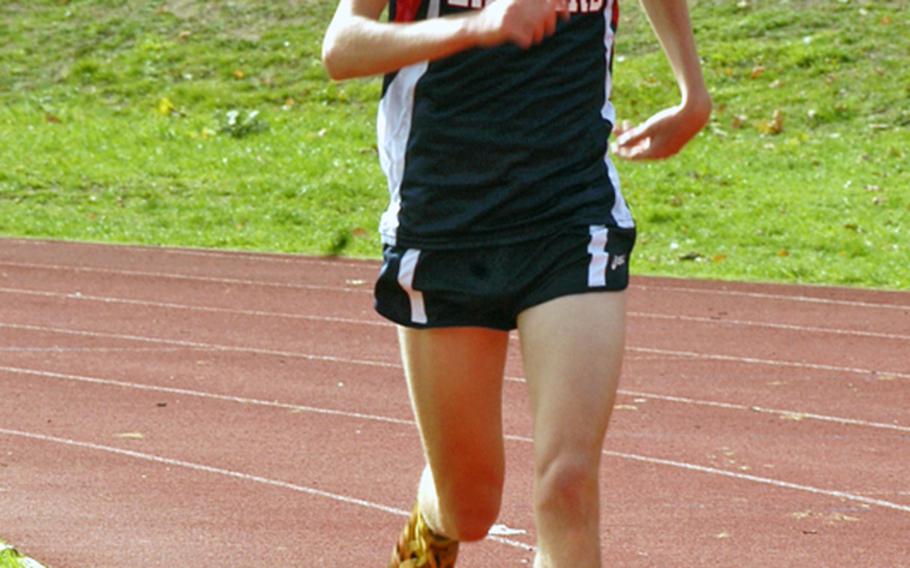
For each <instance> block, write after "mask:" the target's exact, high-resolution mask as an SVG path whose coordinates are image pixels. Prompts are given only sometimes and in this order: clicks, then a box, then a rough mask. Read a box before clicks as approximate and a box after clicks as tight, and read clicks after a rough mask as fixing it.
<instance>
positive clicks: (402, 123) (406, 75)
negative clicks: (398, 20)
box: [376, 0, 440, 246]
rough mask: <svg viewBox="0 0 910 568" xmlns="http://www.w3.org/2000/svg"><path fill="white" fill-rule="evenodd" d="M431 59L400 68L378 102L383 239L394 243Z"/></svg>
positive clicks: (433, 14) (435, 8)
mask: <svg viewBox="0 0 910 568" xmlns="http://www.w3.org/2000/svg"><path fill="white" fill-rule="evenodd" d="M439 2H440V0H430V5H429V8H428V10H427V18H437V17H439ZM428 67H429V63H428V62H427V61H422V62H420V63H415V64H413V65H409V66H408V67H405V68H403V69H401V70H400V71H399V72H398V74H397V75H395V78H394V79H393V80H392V82H391V83H390V84H389V86H388V88H387V89H386V92H385V96H383V97H382V100H381V101H380V102H379V112H378V115H377V117H376V130H377V139H378V142H379V164H380V166H381V167H382V171H383V172H384V173H385V175H386V179H388V182H389V207H388V208H387V209H386V211H385V213H383V214H382V218H381V219H380V222H379V232H380V234H381V235H382V242H384V243H386V244H389V245H392V246H395V236H396V234H397V232H398V212H399V210H400V209H401V181H402V178H403V177H404V160H405V154H406V153H407V149H408V137H409V136H410V134H411V120H412V118H413V115H414V89H415V88H416V87H417V82H418V81H420V78H421V77H423V75H424V74H425V73H426V72H427V68H428Z"/></svg>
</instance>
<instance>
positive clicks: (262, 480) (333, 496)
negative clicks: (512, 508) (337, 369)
mask: <svg viewBox="0 0 910 568" xmlns="http://www.w3.org/2000/svg"><path fill="white" fill-rule="evenodd" d="M0 434H5V435H7V436H16V437H20V438H26V439H30V440H38V441H41V442H49V443H54V444H62V445H64V446H70V447H75V448H82V449H87V450H94V451H98V452H107V453H110V454H115V455H119V456H125V457H129V458H134V459H139V460H144V461H149V462H154V463H160V464H164V465H169V466H172V467H181V468H184V469H189V470H192V471H200V472H203V473H211V474H215V475H221V476H224V477H229V478H232V479H239V480H240V481H248V482H253V483H259V484H262V485H268V486H271V487H278V488H281V489H288V490H291V491H295V492H297V493H303V494H305V495H310V496H313V497H322V498H325V499H330V500H332V501H338V502H340V503H345V504H347V505H356V506H359V507H364V508H366V509H372V510H374V511H381V512H383V513H391V514H393V515H397V516H399V517H407V516H409V515H410V512H409V511H405V510H404V509H399V508H397V507H391V506H389V505H383V504H381V503H376V502H373V501H368V500H366V499H358V498H356V497H350V496H348V495H341V494H339V493H332V492H329V491H323V490H321V489H315V488H313V487H307V486H305V485H298V484H296V483H289V482H287V481H280V480H277V479H269V478H267V477H262V476H259V475H252V474H249V473H243V472H240V471H233V470H230V469H223V468H220V467H214V466H210V465H205V464H200V463H194V462H188V461H184V460H178V459H173V458H166V457H163V456H157V455H154V454H147V453H144V452H136V451H133V450H125V449H123V448H115V447H113V446H103V445H101V444H93V443H91V442H80V441H78V440H72V439H69V438H59V437H57V436H46V435H44V434H37V433H34V432H22V431H20V430H9V429H6V428H0ZM489 540H493V541H496V542H499V543H502V544H506V545H509V546H512V547H515V548H520V549H521V550H525V551H528V552H534V551H535V550H536V548H535V547H533V546H531V545H529V544H526V543H523V542H520V541H517V540H512V539H509V538H503V537H499V536H494V537H489Z"/></svg>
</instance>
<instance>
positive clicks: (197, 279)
mask: <svg viewBox="0 0 910 568" xmlns="http://www.w3.org/2000/svg"><path fill="white" fill-rule="evenodd" d="M0 266H12V267H15V268H28V269H38V270H60V271H66V272H91V273H97V274H114V275H119V276H139V277H142V278H160V279H161V280H186V281H189V282H208V283H215V284H239V285H242V286H257V287H263V288H287V289H290V290H325V291H332V292H367V293H372V292H373V289H372V288H346V287H343V286H327V285H321V284H292V283H288V282H265V281H261V280H247V279H243V278H218V277H215V276H191V275H188V274H168V273H165V272H148V271H144V270H115V269H112V268H91V267H88V266H64V265H59V264H35V263H31V262H9V261H0Z"/></svg>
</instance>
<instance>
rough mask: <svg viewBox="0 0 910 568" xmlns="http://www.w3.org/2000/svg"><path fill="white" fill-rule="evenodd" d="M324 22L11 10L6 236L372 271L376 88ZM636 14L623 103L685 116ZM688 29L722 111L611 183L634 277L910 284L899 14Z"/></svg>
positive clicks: (835, 8) (1, 204) (3, 172)
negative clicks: (353, 66)
mask: <svg viewBox="0 0 910 568" xmlns="http://www.w3.org/2000/svg"><path fill="white" fill-rule="evenodd" d="M331 4H333V3H331V2H318V1H315V0H302V1H301V0H298V1H290V0H288V1H279V2H268V3H266V2H246V3H229V2H218V1H215V2H209V3H206V7H205V9H203V8H202V7H201V6H202V3H194V2H188V1H183V0H166V1H161V0H159V1H155V2H139V1H137V0H129V1H117V2H114V1H112V0H94V1H87V0H81V1H80V0H71V1H67V2H60V1H57V0H54V1H49V0H39V1H28V2H25V1H13V2H4V3H3V4H2V5H0V36H2V37H4V39H5V41H4V42H3V43H2V45H0V61H2V67H3V72H2V73H0V148H2V150H0V234H5V235H11V236H12V235H24V236H35V237H53V238H63V239H79V240H91V241H106V242H129V243H154V244H169V245H184V246H194V247H225V248H241V249H258V250H270V251H288V252H303V253H311V254H327V253H339V254H345V255H353V256H376V255H377V252H378V246H377V238H376V235H375V227H376V223H377V217H378V214H379V212H380V211H381V210H382V208H383V207H384V205H385V200H386V190H385V182H384V180H383V178H382V177H381V173H380V172H379V168H378V165H377V159H376V153H375V142H374V115H375V99H376V97H377V95H378V88H379V87H378V82H377V81H376V80H361V81H353V82H349V83H344V84H333V83H331V82H329V81H327V80H326V77H325V74H324V72H323V70H322V68H321V65H320V62H319V58H318V55H319V47H320V39H321V33H322V29H323V28H324V26H325V24H326V22H327V20H328V18H329V16H330V12H331V9H332V6H331ZM623 6H624V17H623V23H622V27H621V30H620V35H619V39H618V49H619V53H620V59H619V61H618V62H617V65H616V73H617V80H616V88H615V97H614V98H615V101H616V103H617V106H618V107H619V109H620V114H621V117H622V118H624V119H630V120H642V119H644V118H646V117H647V116H649V115H650V113H652V112H654V111H656V110H657V109H659V108H662V107H663V106H667V105H671V104H674V103H675V102H676V96H675V95H674V87H673V82H672V78H671V76H670V73H669V70H668V68H667V66H666V64H665V63H664V62H663V58H662V55H661V54H660V53H659V51H658V49H657V47H656V42H655V41H654V39H653V35H652V34H651V32H650V30H649V29H648V28H647V24H646V23H645V21H644V18H643V16H642V15H641V13H640V11H639V9H638V8H637V7H635V6H634V4H632V3H631V2H627V3H625V4H624V5H623ZM693 19H694V21H695V25H696V32H697V35H698V38H699V43H700V49H701V52H702V54H703V57H704V61H705V72H706V76H707V80H708V83H709V86H710V88H711V91H712V92H713V95H714V99H715V103H716V112H715V114H714V117H713V119H712V122H711V124H710V126H709V128H708V129H707V130H706V131H705V132H704V133H703V134H702V135H700V136H699V137H698V139H697V140H696V141H695V142H694V143H693V145H692V146H691V147H689V148H688V149H687V150H686V151H685V152H684V153H683V154H682V155H681V156H679V157H678V158H676V159H674V160H671V161H668V162H663V163H653V164H644V165H643V164H621V165H620V168H621V173H622V175H623V183H624V191H625V193H626V195H627V197H628V199H629V201H630V202H631V204H632V207H633V209H634V212H635V213H636V216H637V218H638V221H639V224H640V228H641V237H640V241H639V246H638V249H637V255H636V260H635V270H636V272H637V273H639V274H642V273H644V274H666V275H674V276H687V277H712V278H726V279H748V280H763V281H788V282H803V283H825V284H840V285H861V286H870V287H884V288H896V289H906V288H908V287H910V270H908V269H907V267H908V266H910V172H908V167H910V104H908V103H910V42H908V41H907V38H908V37H910V19H908V17H907V15H906V2H903V1H875V2H872V1H853V0H849V1H848V0H841V1H838V2H817V1H814V0H789V1H787V0H765V1H759V0H753V1H745V0H744V1H741V2H733V1H729V0H726V1H720V0H710V1H709V0H700V1H697V2H694V3H693ZM232 111H235V112H236V116H237V119H236V120H235V121H233V122H232V120H231V118H230V117H231V116H234V114H233V113H232ZM257 113H258V114H257ZM775 116H777V119H775Z"/></svg>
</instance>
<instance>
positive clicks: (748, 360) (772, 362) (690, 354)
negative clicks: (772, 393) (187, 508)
mask: <svg viewBox="0 0 910 568" xmlns="http://www.w3.org/2000/svg"><path fill="white" fill-rule="evenodd" d="M627 349H628V350H629V351H632V352H634V353H648V354H652V355H674V356H677V357H686V358H689V359H707V360H709V361H729V362H731V363H744V364H747V365H765V366H768V367H786V368H796V369H812V370H814V371H835V372H838V373H850V374H853V375H866V376H868V377H891V378H895V379H910V373H903V372H899V371H881V370H875V369H863V368H859V367H841V366H838V365H825V364H821V363H802V362H799V361H780V360H777V359H759V358H756V357H738V356H734V355H721V354H716V353H696V352H694V351H676V350H672V349H655V348H652V347H627Z"/></svg>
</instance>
